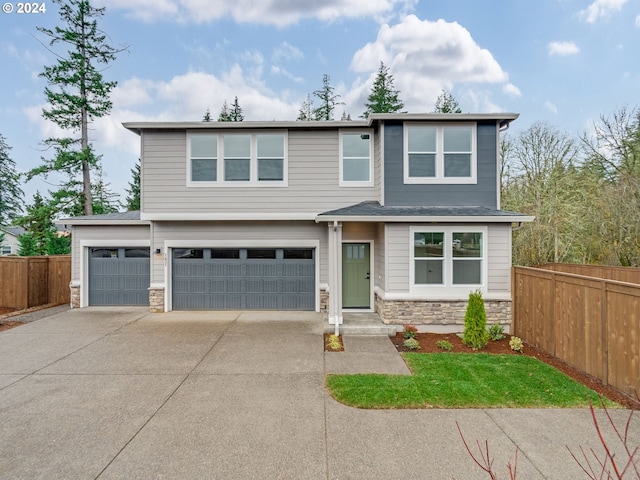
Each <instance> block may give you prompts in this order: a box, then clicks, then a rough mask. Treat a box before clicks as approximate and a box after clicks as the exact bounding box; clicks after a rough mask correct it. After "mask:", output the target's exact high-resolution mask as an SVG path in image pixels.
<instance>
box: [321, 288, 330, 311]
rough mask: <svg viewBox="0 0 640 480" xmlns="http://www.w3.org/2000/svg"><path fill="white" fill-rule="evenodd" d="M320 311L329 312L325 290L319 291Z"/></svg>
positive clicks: (327, 295) (327, 294)
mask: <svg viewBox="0 0 640 480" xmlns="http://www.w3.org/2000/svg"><path fill="white" fill-rule="evenodd" d="M320 311H321V312H328V311H329V291H328V290H325V289H320Z"/></svg>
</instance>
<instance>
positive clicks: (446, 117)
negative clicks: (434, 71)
mask: <svg viewBox="0 0 640 480" xmlns="http://www.w3.org/2000/svg"><path fill="white" fill-rule="evenodd" d="M518 117H519V115H518V114H517V113H446V114H445V113H372V114H371V115H369V118H368V119H366V120H349V121H343V120H330V121H300V120H295V121H291V120H289V121H275V120H274V121H270V122H265V121H262V122H252V121H244V122H125V123H123V124H122V125H123V126H124V128H126V129H128V130H131V131H132V132H135V133H137V134H140V133H141V132H142V131H143V130H196V129H212V128H218V129H222V128H224V129H229V130H233V129H269V128H272V129H278V128H279V129H285V128H286V129H292V130H293V129H310V128H313V129H321V128H331V129H335V128H368V127H371V126H372V125H374V124H377V123H381V122H385V121H410V122H416V121H433V122H447V121H456V122H460V121H463V122H465V121H466V122H471V121H483V120H490V121H491V120H495V121H496V122H500V128H503V127H506V126H508V125H509V123H511V122H512V121H513V120H515V119H516V118H518Z"/></svg>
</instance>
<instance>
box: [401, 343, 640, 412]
mask: <svg viewBox="0 0 640 480" xmlns="http://www.w3.org/2000/svg"><path fill="white" fill-rule="evenodd" d="M510 338H511V337H510V336H509V335H506V336H505V338H504V339H502V340H495V341H493V340H490V341H489V343H488V344H487V347H486V348H484V349H482V350H473V349H472V348H471V347H468V346H467V345H465V344H464V343H462V339H461V338H460V337H458V335H456V334H455V333H448V334H441V333H418V334H416V340H418V342H420V350H409V349H407V348H405V347H404V346H403V343H404V341H405V339H404V338H403V336H402V333H397V334H396V336H395V337H391V341H392V342H393V344H394V345H395V346H396V348H397V349H398V351H399V352H411V351H413V352H418V353H443V352H444V351H443V350H442V349H441V348H439V347H438V346H437V345H436V342H437V341H438V340H446V341H448V342H449V343H451V344H452V345H453V350H452V352H454V353H456V352H457V353H493V354H506V355H528V356H530V357H535V358H537V359H538V360H540V361H542V362H544V363H546V364H548V365H550V366H552V367H554V368H556V369H557V370H560V371H561V372H562V373H564V374H565V375H567V376H568V377H571V378H573V379H574V380H576V381H578V382H580V383H582V384H584V385H585V386H587V387H588V388H590V389H591V390H594V391H595V392H597V393H598V394H599V395H601V396H603V397H606V398H608V399H610V400H612V401H614V402H616V403H619V404H620V405H622V406H624V407H625V408H630V409H634V410H640V401H638V400H637V399H634V398H631V397H630V396H628V395H626V394H624V393H623V392H621V391H619V390H618V389H616V388H614V387H612V386H610V385H603V384H602V382H601V381H600V380H598V379H597V378H595V377H592V376H591V375H589V374H587V373H584V372H581V371H580V370H578V369H576V368H574V367H572V366H571V365H569V364H567V363H565V362H563V361H562V360H560V359H559V358H556V357H553V356H551V355H549V354H548V353H546V352H544V351H542V350H540V349H539V348H537V347H535V346H533V345H529V344H528V343H526V342H523V343H524V348H523V353H518V352H515V351H513V350H511V347H510V346H509V340H510Z"/></svg>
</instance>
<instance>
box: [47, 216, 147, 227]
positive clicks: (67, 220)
mask: <svg viewBox="0 0 640 480" xmlns="http://www.w3.org/2000/svg"><path fill="white" fill-rule="evenodd" d="M59 223H62V224H64V225H73V226H74V227H75V226H79V227H81V226H85V225H139V226H145V225H150V223H151V222H149V221H145V220H91V219H87V220H75V219H73V218H65V219H62V220H60V222H59Z"/></svg>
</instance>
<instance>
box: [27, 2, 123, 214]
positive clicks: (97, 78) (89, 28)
mask: <svg viewBox="0 0 640 480" xmlns="http://www.w3.org/2000/svg"><path fill="white" fill-rule="evenodd" d="M53 2H54V3H57V4H59V5H60V9H59V12H60V19H61V20H62V23H63V26H62V27H59V26H58V27H55V28H54V29H49V28H43V27H39V28H38V31H40V32H41V33H43V34H45V35H46V36H47V37H49V39H50V40H49V45H51V46H55V45H57V44H63V45H66V47H67V48H68V49H69V50H68V51H67V52H66V55H59V54H56V56H57V58H58V60H57V62H56V63H55V64H53V65H49V66H45V67H44V71H43V72H42V73H41V74H40V75H41V76H42V77H43V78H45V79H46V80H47V87H46V88H45V95H46V97H47V101H48V103H49V106H48V107H47V108H45V109H44V110H43V112H42V115H43V117H44V118H45V119H47V120H51V121H52V122H54V123H55V124H57V125H58V126H59V127H60V128H61V129H63V130H65V131H66V132H69V135H73V134H76V135H77V133H78V132H79V134H80V136H79V137H72V136H68V137H63V138H49V139H47V140H45V143H46V144H47V145H48V146H52V147H54V148H55V152H56V155H55V157H54V158H53V159H43V164H42V165H41V166H39V167H37V168H35V169H33V170H31V172H29V174H28V178H31V177H33V176H34V175H41V174H42V175H45V176H46V175H47V174H48V173H50V172H53V171H63V172H66V173H69V174H70V175H79V174H81V175H82V196H83V204H84V211H83V213H84V214H85V215H91V214H92V213H93V202H92V193H91V169H92V167H95V166H96V165H97V163H98V158H97V157H96V155H95V154H94V151H93V149H92V148H91V144H90V141H89V124H90V123H91V122H92V121H93V120H94V119H96V118H100V117H103V116H105V115H108V114H109V112H110V111H111V107H112V103H111V100H110V99H109V95H110V93H111V90H112V89H113V88H114V87H115V86H116V82H107V81H105V80H104V79H103V76H102V71H103V70H104V69H105V68H106V67H107V66H108V65H109V64H110V63H111V62H113V61H114V60H115V58H116V55H117V54H118V53H119V52H121V51H122V50H117V49H115V48H113V47H112V46H110V45H109V44H108V43H107V42H106V38H107V36H106V34H105V33H104V32H102V31H101V30H100V29H99V28H98V23H97V19H98V18H100V17H102V15H104V10H105V9H104V8H94V7H93V6H92V5H91V3H90V2H89V1H88V0H53Z"/></svg>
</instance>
